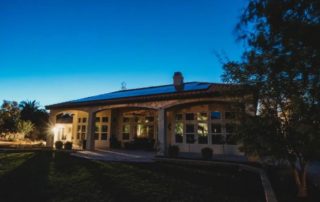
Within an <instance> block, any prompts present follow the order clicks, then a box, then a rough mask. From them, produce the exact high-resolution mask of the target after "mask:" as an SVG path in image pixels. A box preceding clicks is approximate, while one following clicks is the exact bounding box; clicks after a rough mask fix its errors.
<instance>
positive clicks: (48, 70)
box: [0, 0, 246, 106]
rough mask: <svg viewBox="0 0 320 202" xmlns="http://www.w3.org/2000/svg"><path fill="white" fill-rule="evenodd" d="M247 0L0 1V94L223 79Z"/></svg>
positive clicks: (40, 96) (61, 96) (64, 94)
mask: <svg viewBox="0 0 320 202" xmlns="http://www.w3.org/2000/svg"><path fill="white" fill-rule="evenodd" d="M245 2H246V1H245V0H223V1H222V0H158V1H151V0H134V1H133V0H38V1H36V0H0V70H1V71H0V100H4V99H6V100H16V101H22V100H37V101H39V102H40V104H41V105H42V106H43V105H47V104H53V103H57V102H63V101H68V100H72V99H77V98H82V97H87V96H91V95H96V94H101V93H106V92H111V91H116V90H120V88H121V83H122V82H123V81H124V82H126V83H127V88H137V87H145V86H154V85H163V84H169V83H172V75H173V73H174V72H175V71H181V72H182V73H183V75H184V78H185V81H208V82H221V80H220V75H221V74H222V65H221V64H220V63H219V60H218V59H217V57H216V56H215V52H220V53H221V52H224V53H225V54H226V55H227V56H228V57H229V58H231V59H238V58H239V57H240V55H241V52H242V50H243V49H242V44H241V43H238V42H236V36H235V34H234V27H235V25H236V23H237V22H238V20H239V16H240V14H241V11H242V9H243V8H244V6H245Z"/></svg>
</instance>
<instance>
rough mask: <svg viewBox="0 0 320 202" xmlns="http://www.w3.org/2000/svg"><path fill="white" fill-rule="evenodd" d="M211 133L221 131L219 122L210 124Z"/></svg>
mask: <svg viewBox="0 0 320 202" xmlns="http://www.w3.org/2000/svg"><path fill="white" fill-rule="evenodd" d="M211 130H212V131H211V132H212V133H221V124H215V123H213V124H211Z"/></svg>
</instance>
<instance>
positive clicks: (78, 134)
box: [77, 125, 81, 140]
mask: <svg viewBox="0 0 320 202" xmlns="http://www.w3.org/2000/svg"><path fill="white" fill-rule="evenodd" d="M80 136H81V126H79V125H78V128H77V139H78V140H79V139H80Z"/></svg>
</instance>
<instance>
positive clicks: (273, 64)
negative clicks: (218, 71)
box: [222, 0, 320, 197]
mask: <svg viewBox="0 0 320 202" xmlns="http://www.w3.org/2000/svg"><path fill="white" fill-rule="evenodd" d="M237 31H238V34H239V39H240V40H243V41H244V42H245V45H246V50H245V52H244V53H243V57H242V60H241V61H227V62H226V63H225V64H224V70H225V72H224V74H223V75H222V79H223V80H224V81H225V82H231V83H241V84H245V85H249V86H252V88H254V89H255V91H256V92H255V93H256V96H257V98H258V100H259V111H258V115H257V116H250V115H247V114H242V116H241V119H242V120H241V121H242V125H241V126H240V128H239V138H240V139H241V141H242V142H243V149H244V151H245V152H246V153H248V154H258V155H260V156H266V155H267V156H272V157H274V158H277V159H285V160H287V161H288V162H289V163H290V165H291V167H292V168H293V171H294V172H293V173H294V177H295V181H296V184H297V188H298V196H300V197H305V196H307V183H306V168H307V166H308V163H309V162H310V161H311V160H313V159H317V158H318V159H319V156H320V155H319V154H320V40H318V37H319V36H320V1H318V0H250V1H249V3H248V5H247V7H246V9H245V10H244V12H243V14H242V16H241V20H240V22H239V24H238V26H237Z"/></svg>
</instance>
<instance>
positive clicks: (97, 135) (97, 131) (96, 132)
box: [94, 125, 100, 140]
mask: <svg viewBox="0 0 320 202" xmlns="http://www.w3.org/2000/svg"><path fill="white" fill-rule="evenodd" d="M99 132H100V130H99V126H98V125H96V127H95V130H94V139H95V140H99Z"/></svg>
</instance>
